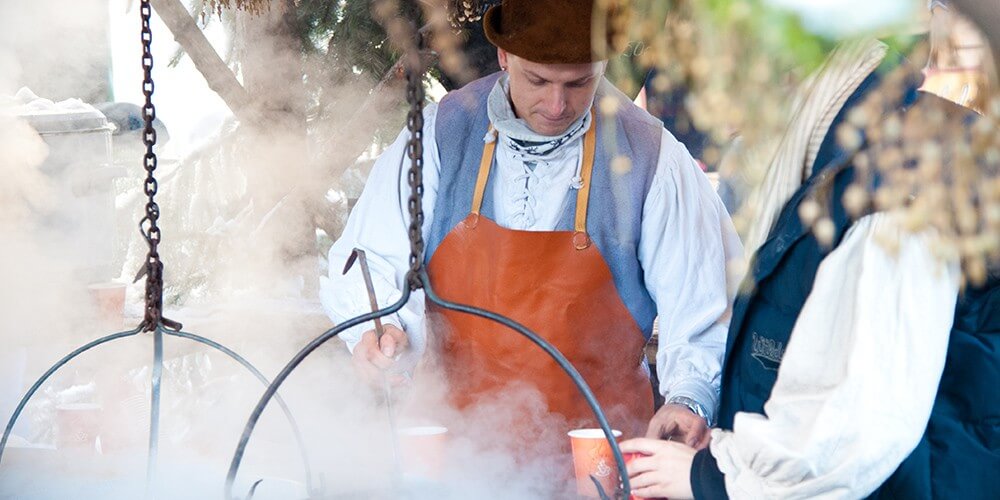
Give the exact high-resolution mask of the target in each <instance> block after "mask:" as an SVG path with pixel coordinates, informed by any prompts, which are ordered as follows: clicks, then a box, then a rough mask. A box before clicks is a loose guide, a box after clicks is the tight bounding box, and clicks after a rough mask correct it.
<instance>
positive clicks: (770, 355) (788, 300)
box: [719, 74, 1000, 499]
mask: <svg viewBox="0 0 1000 500" xmlns="http://www.w3.org/2000/svg"><path fill="white" fill-rule="evenodd" d="M878 81H879V76H878V74H873V75H871V76H869V77H868V79H867V80H865V82H864V83H862V85H861V87H860V88H859V89H858V90H857V91H855V93H854V94H853V95H852V96H851V97H850V98H849V99H848V101H847V102H846V104H845V105H844V108H843V109H842V110H841V111H840V113H839V115H838V116H837V117H836V118H835V119H834V122H833V125H832V126H831V127H830V131H831V133H828V134H827V136H826V139H825V141H824V143H823V144H822V145H821V147H820V150H819V153H818V156H817V158H816V161H815V164H814V165H816V168H817V169H818V171H817V172H814V174H813V176H812V177H811V178H810V179H809V180H808V181H807V182H806V183H805V185H804V186H803V187H802V188H801V189H799V190H798V191H797V192H796V193H795V194H794V195H793V196H792V198H791V199H790V200H789V201H788V203H786V204H785V206H784V208H783V210H782V212H781V214H780V215H779V217H778V220H777V222H776V224H775V227H774V229H773V230H772V231H771V233H770V234H769V236H768V239H767V241H766V242H765V243H764V244H763V245H762V246H761V247H760V249H759V250H758V251H757V254H756V256H755V258H754V262H753V263H752V265H751V268H750V273H749V274H748V276H747V278H746V279H747V280H752V281H749V283H752V284H753V286H754V288H752V290H753V291H752V292H750V293H748V294H743V295H740V296H739V297H738V298H737V300H736V303H735V304H734V308H733V318H732V321H731V323H730V328H729V338H728V342H727V346H726V358H725V362H724V364H723V374H722V394H721V402H720V404H721V407H720V410H719V426H720V427H722V428H724V429H732V427H733V418H734V416H735V414H736V413H737V412H751V413H759V414H763V413H764V403H765V401H767V399H768V398H769V397H770V394H771V389H772V388H773V386H774V382H775V378H776V376H777V374H778V367H779V366H780V365H781V358H782V354H783V353H784V348H785V346H786V345H787V344H788V339H789V337H790V335H791V332H792V327H793V326H794V324H795V321H796V319H797V318H798V316H799V312H800V311H801V310H802V306H803V304H804V303H805V301H806V298H807V297H808V296H809V292H810V291H811V290H812V286H813V282H814V280H815V278H816V271H817V269H818V267H819V264H820V262H821V261H822V260H823V259H824V258H825V257H826V256H827V255H828V254H829V253H830V252H831V251H833V249H834V248H836V246H837V245H838V244H839V243H840V242H841V241H842V239H843V237H844V234H845V232H846V231H847V229H848V228H849V227H850V225H851V224H852V223H853V221H852V220H851V218H850V217H849V216H848V214H847V213H846V211H845V209H844V207H843V205H842V204H841V203H840V200H841V199H842V196H843V193H844V190H845V189H846V188H847V187H848V186H849V185H850V184H851V182H852V181H853V180H854V172H853V170H852V169H851V168H845V169H839V170H836V171H834V170H833V169H824V168H821V167H823V166H826V165H830V164H831V163H837V162H838V161H840V160H843V159H845V158H846V153H845V152H844V151H842V150H841V149H840V148H839V147H838V146H837V144H836V140H835V139H834V137H835V135H836V134H834V133H832V131H835V130H836V128H837V125H838V124H839V123H842V122H843V121H844V119H845V117H846V115H847V111H848V110H849V109H850V108H851V107H852V106H854V105H857V104H858V103H859V102H860V101H861V100H862V99H863V97H864V96H865V94H866V93H867V92H869V91H871V90H872V89H873V88H874V87H876V86H877V83H878ZM916 99H917V93H916V91H915V87H914V88H913V89H911V91H910V92H908V93H907V94H906V97H905V98H904V102H903V103H902V106H903V107H908V106H909V105H911V104H912V103H913V102H915V101H916ZM920 99H937V98H935V97H933V96H929V95H925V96H921V97H920ZM956 107H957V106H956ZM831 179H832V186H833V190H832V195H831V196H830V198H829V200H830V208H831V218H832V219H833V222H834V225H835V227H836V231H835V237H834V244H833V245H832V247H830V248H825V247H824V246H822V245H820V244H819V242H817V240H816V239H815V238H814V237H813V236H812V234H811V233H810V231H809V229H808V228H807V227H805V226H804V225H803V224H802V222H801V221H800V220H799V217H798V207H799V205H800V203H801V202H802V201H803V199H804V197H805V195H806V194H807V193H808V192H809V190H810V189H812V186H814V185H815V184H817V183H818V182H831ZM914 334H919V332H914ZM899 390H907V389H906V387H905V386H900V388H899ZM857 410H858V411H859V412H864V411H869V410H877V409H868V408H858V409H857ZM872 498H900V499H904V498H905V499H921V498H928V499H929V498H962V499H973V498H983V499H986V498H991V499H997V498H1000V276H997V275H995V274H994V275H992V276H991V277H990V280H989V281H988V283H987V284H986V285H985V286H984V287H982V288H978V289H970V290H966V291H965V293H964V294H963V295H962V296H961V297H960V298H959V302H958V305H957V307H956V310H955V321H954V327H953V329H952V332H951V337H950V340H949V345H948V353H947V361H946V364H945V368H944V372H943V375H942V377H941V383H940V387H939V390H938V393H937V398H936V400H935V403H934V407H933V410H932V414H931V417H930V422H929V423H928V426H927V429H926V431H925V433H924V436H923V438H922V439H921V441H920V443H919V445H918V446H917V448H916V449H915V450H914V451H913V452H912V454H911V455H910V456H909V457H907V458H906V459H905V460H904V461H903V463H902V464H901V465H900V466H899V468H898V469H897V470H896V472H895V473H894V474H893V475H892V476H891V477H890V478H889V479H888V480H887V481H886V482H885V483H884V484H883V485H882V486H881V487H880V488H879V489H878V490H877V491H875V492H874V493H873V494H872Z"/></svg>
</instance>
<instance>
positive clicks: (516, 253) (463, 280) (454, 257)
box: [427, 124, 653, 446]
mask: <svg viewBox="0 0 1000 500" xmlns="http://www.w3.org/2000/svg"><path fill="white" fill-rule="evenodd" d="M596 128H597V127H596V124H595V125H592V126H591V127H590V130H589V131H588V132H587V133H586V135H585V136H584V155H583V167H582V170H581V177H582V178H583V187H582V188H581V189H580V190H579V191H578V193H577V198H576V218H575V224H574V225H575V231H546V232H537V231H520V230H512V229H506V228H502V227H500V226H499V225H497V224H496V223H495V222H493V221H491V220H489V219H488V218H486V217H483V216H481V215H480V208H481V206H482V201H483V194H484V191H485V189H486V184H487V179H488V178H489V173H490V169H491V166H492V164H493V156H494V147H495V144H496V143H495V141H494V142H489V143H487V144H486V145H485V146H484V148H483V156H482V160H481V163H480V167H479V174H478V178H477V180H476V188H475V193H474V196H473V202H472V207H471V213H470V214H469V215H468V216H467V217H466V218H465V219H464V220H463V221H462V222H460V223H459V224H457V225H456V226H455V227H454V228H453V229H452V230H451V232H450V233H448V235H447V236H446V237H445V239H444V241H442V242H441V245H440V246H439V247H438V248H437V250H436V251H435V253H434V255H433V256H432V258H431V260H430V262H429V264H428V267H427V270H428V275H429V276H430V280H431V284H432V286H433V287H434V289H435V290H436V292H437V293H438V294H439V295H440V296H441V297H443V298H445V299H447V300H450V301H454V302H458V303H463V304H468V305H471V306H475V307H480V308H483V309H486V310H489V311H493V312H496V313H498V314H501V315H504V316H506V317H509V318H511V319H513V320H515V321H517V322H519V323H521V324H522V325H524V326H526V327H527V328H529V329H531V330H532V331H534V332H535V333H537V334H538V335H540V336H541V337H542V338H544V339H545V340H547V341H548V342H551V343H552V344H553V345H554V346H555V347H556V348H557V349H558V350H559V352H561V353H562V354H563V355H565V356H566V358H568V359H569V361H570V362H571V363H573V365H574V366H575V367H576V369H577V370H578V371H579V372H580V374H581V375H583V378H584V379H585V380H586V382H587V384H588V385H589V386H590V388H591V390H593V392H594V394H595V395H596V396H597V399H598V401H599V402H600V404H601V407H602V408H603V410H604V411H605V414H606V415H607V416H608V419H609V422H610V423H611V426H612V427H613V428H616V429H620V430H621V431H622V432H623V433H624V437H626V438H627V437H632V436H636V435H642V433H643V431H644V430H645V427H646V425H647V423H648V422H649V419H650V418H651V417H652V413H653V400H652V390H651V387H650V382H649V378H648V374H647V372H646V370H645V369H644V368H643V362H644V358H643V346H644V345H645V343H646V340H645V338H644V337H643V335H642V332H641V330H640V328H639V326H638V325H637V324H636V322H635V319H634V318H633V317H632V315H631V313H630V312H629V311H628V308H627V307H626V306H625V304H624V303H623V302H622V299H621V297H620V296H619V294H618V291H617V289H616V288H615V284H614V280H613V278H612V275H611V270H610V269H609V268H608V265H607V263H606V262H605V261H604V258H603V257H602V256H601V253H600V251H599V250H598V249H597V247H596V246H595V245H594V244H593V243H592V242H591V240H590V238H589V237H588V235H587V231H586V228H587V225H586V224H587V203H588V198H589V194H590V187H591V184H590V180H591V172H592V171H593V167H594V154H595V149H596V142H597V138H596V132H595V130H596ZM491 130H492V127H491ZM428 318H429V320H430V322H429V324H430V328H431V330H432V332H434V335H436V336H438V341H439V342H441V348H442V351H441V352H442V359H441V363H442V365H443V367H444V369H445V373H446V375H447V376H448V378H449V383H450V390H451V397H452V398H453V400H454V403H455V404H456V406H457V407H458V408H459V409H461V410H470V409H474V407H475V406H477V405H483V404H485V405H494V406H495V405H497V404H503V405H505V406H506V408H507V409H508V410H510V411H513V412H517V411H522V410H523V411H524V412H525V415H527V414H528V413H529V412H530V411H535V412H537V411H538V404H537V400H536V401H534V402H533V403H531V404H533V405H534V407H533V408H530V409H529V408H519V405H522V404H529V403H526V402H524V401H518V400H517V399H519V398H516V397H510V395H511V394H512V393H517V392H516V391H514V392H512V391H511V388H513V387H520V388H528V389H529V390H537V392H535V393H534V394H535V395H536V396H539V398H540V400H541V401H542V402H543V403H544V406H545V409H543V411H545V410H547V411H548V412H550V413H554V414H556V415H557V416H561V417H562V418H561V419H558V420H556V421H558V422H561V423H562V425H564V426H565V428H563V429H539V428H537V427H538V426H539V424H538V421H537V419H529V418H527V417H525V419H524V421H518V420H517V419H515V421H514V426H515V427H518V428H517V429H509V430H510V431H512V434H515V435H518V436H523V437H524V438H525V439H527V441H529V442H530V441H531V440H533V439H536V438H538V437H539V436H540V435H541V434H543V433H547V434H548V435H550V436H551V435H559V436H562V437H561V438H560V439H561V442H563V443H565V445H566V446H568V444H569V439H568V438H566V437H565V433H566V431H568V430H570V429H572V428H578V427H594V426H596V419H594V417H593V412H592V411H591V409H590V407H589V406H588V405H587V403H586V400H585V399H584V398H583V396H582V395H581V394H580V392H579V391H578V390H577V388H576V386H575V385H574V384H573V382H572V380H571V379H570V378H569V376H568V375H567V374H566V373H565V372H564V371H562V369H561V368H559V366H558V365H557V364H556V362H555V360H553V359H552V358H550V357H549V356H548V355H547V354H546V353H545V352H544V351H542V350H541V349H540V348H538V347H537V346H536V345H534V344H533V343H531V341H529V340H528V339H526V338H524V337H523V336H521V335H520V334H519V333H517V332H515V331H513V330H511V329H509V328H507V327H505V326H503V325H500V324H499V323H495V322H493V321H490V320H487V319H485V318H480V317H477V316H472V315H468V314H463V313H459V312H454V311H448V310H443V309H441V308H439V307H436V306H434V305H433V304H429V308H428ZM505 398H506V399H510V400H509V401H507V400H505ZM528 420H533V421H528ZM549 422H552V420H549Z"/></svg>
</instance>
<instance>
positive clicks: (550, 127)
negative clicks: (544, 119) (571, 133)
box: [528, 123, 570, 137]
mask: <svg viewBox="0 0 1000 500" xmlns="http://www.w3.org/2000/svg"><path fill="white" fill-rule="evenodd" d="M528 125H530V126H531V130H534V131H535V133H536V134H538V135H544V136H546V137H556V136H560V135H563V134H564V133H566V131H567V130H569V126H570V123H561V124H548V123H529V124H528Z"/></svg>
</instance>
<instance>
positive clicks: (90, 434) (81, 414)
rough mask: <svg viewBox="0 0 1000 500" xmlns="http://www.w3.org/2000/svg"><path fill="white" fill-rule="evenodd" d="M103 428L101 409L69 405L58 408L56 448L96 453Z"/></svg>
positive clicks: (82, 405) (89, 405) (90, 405)
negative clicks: (98, 438)
mask: <svg viewBox="0 0 1000 500" xmlns="http://www.w3.org/2000/svg"><path fill="white" fill-rule="evenodd" d="M100 428H101V407H100V406H99V405H95V404H67V405H60V406H57V407H56V448H58V449H60V450H70V449H72V450H88V451H96V448H97V436H98V434H99V433H100Z"/></svg>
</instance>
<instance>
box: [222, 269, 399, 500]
mask: <svg viewBox="0 0 1000 500" xmlns="http://www.w3.org/2000/svg"><path fill="white" fill-rule="evenodd" d="M409 299H410V289H409V288H408V287H407V288H404V289H403V295H402V296H401V297H400V298H399V300H398V301H396V303H395V304H392V305H390V306H388V307H385V308H384V309H379V310H378V311H374V312H370V313H367V314H362V315H361V316H356V317H354V318H352V319H350V320H347V321H345V322H343V323H341V324H339V325H337V326H336V327H334V328H331V329H329V330H327V331H325V332H323V333H322V334H321V335H320V336H318V337H316V338H315V339H313V340H312V342H309V344H307V345H306V346H305V347H303V348H302V350H300V351H299V352H298V353H297V354H295V356H294V357H292V359H291V361H289V362H288V364H286V365H285V367H284V368H282V369H281V372H279V373H278V375H277V376H276V377H274V380H273V381H271V385H269V386H267V390H265V391H264V394H263V395H261V397H260V401H258V402H257V406H256V407H255V408H254V409H253V413H251V414H250V418H249V419H248V420H247V423H246V426H245V427H244V428H243V435H242V436H240V442H239V444H238V445H237V446H236V452H235V453H234V454H233V460H232V462H230V464H229V473H228V474H227V475H226V488H225V495H226V498H227V499H231V498H233V483H234V482H235V481H236V473H237V472H238V471H239V468H240V462H242V461H243V453H244V452H245V451H246V448H247V443H248V442H249V441H250V435H251V434H253V430H254V427H256V426H257V421H258V420H259V419H260V416H261V414H262V413H264V408H266V407H267V403H268V402H270V401H271V398H272V397H274V395H275V393H276V392H278V388H279V387H281V384H282V383H284V382H285V379H286V378H288V375H290V374H291V373H292V370H295V368H296V367H298V366H299V364H300V363H302V361H303V360H305V359H306V357H307V356H309V355H310V354H312V352H313V351H315V350H316V349H317V348H319V346H321V345H323V344H324V343H325V342H326V341H327V340H330V339H331V338H333V337H335V336H337V335H339V334H340V333H341V332H343V331H344V330H346V329H348V328H351V327H353V326H357V325H360V324H362V323H364V322H366V321H371V320H373V319H375V318H381V317H382V316H387V315H389V314H392V313H394V312H396V311H398V310H400V309H402V308H403V306H404V305H406V301H408V300H409Z"/></svg>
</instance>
